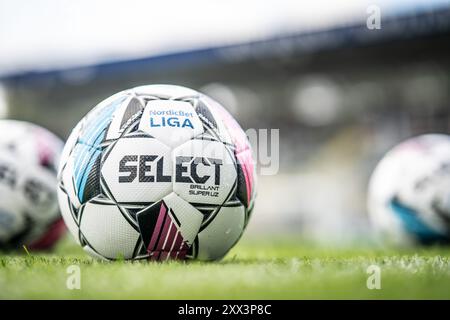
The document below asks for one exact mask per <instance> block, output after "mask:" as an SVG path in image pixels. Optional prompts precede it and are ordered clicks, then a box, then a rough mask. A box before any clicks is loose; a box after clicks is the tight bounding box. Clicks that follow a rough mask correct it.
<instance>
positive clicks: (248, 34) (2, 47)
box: [0, 0, 450, 75]
mask: <svg viewBox="0 0 450 320" xmlns="http://www.w3.org/2000/svg"><path fill="white" fill-rule="evenodd" d="M371 4H377V5H379V6H380V8H381V10H382V15H393V14H398V13H400V12H401V11H405V10H406V11H408V10H412V9H417V8H421V9H422V10H423V9H431V8H433V7H436V6H442V5H449V4H450V0H435V1H419V0H410V1H407V0H400V1H387V0H383V1H365V0H360V1H355V0H346V1H341V2H338V1H323V0H315V1H312V2H309V1H287V0H267V1H258V0H246V1H239V0H228V1H213V0H191V1H186V0H185V1H174V0H169V1H140V0H128V1H113V0H96V1H94V0H77V1H71V0H34V1H26V0H0V75H2V74H3V75H5V74H11V73H16V72H21V71H30V70H39V69H52V68H60V67H67V66H76V65H87V64H92V63H96V62H99V61H113V60H116V59H126V58H137V57H143V56H152V55H157V54H163V53H168V52H174V51H180V50H189V49H194V48H200V47H208V46H217V45H226V44H232V43H239V42H245V41H252V40H258V39H264V38H267V37H273V36H277V35H286V34H289V33H295V32H306V31H308V30H317V29H323V28H330V27H334V26H339V25H344V24H351V23H355V22H356V21H364V20H365V19H366V18H367V13H366V9H367V7H368V6H369V5H371Z"/></svg>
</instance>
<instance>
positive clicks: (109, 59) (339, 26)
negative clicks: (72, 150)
mask: <svg viewBox="0 0 450 320" xmlns="http://www.w3.org/2000/svg"><path fill="white" fill-rule="evenodd" d="M372 4H375V5H377V6H379V8H380V9H381V29H379V30H369V29H368V28H367V26H366V20H367V18H368V16H369V14H368V13H367V11H366V10H367V8H368V7H369V5H372ZM0 46H1V50H0V114H1V117H10V118H15V119H23V120H28V121H32V122H35V123H38V124H41V125H43V126H45V127H47V128H49V129H51V130H53V131H54V132H55V133H57V134H59V135H60V136H61V137H63V138H65V137H67V136H68V134H69V132H70V130H71V128H73V127H74V125H75V124H76V123H77V122H78V121H79V119H81V118H82V116H83V115H84V114H85V113H86V112H87V111H88V110H90V109H91V108H92V107H93V106H94V105H95V104H96V103H98V102H99V101H101V100H102V99H104V98H105V97H107V96H109V95H111V94H112V93H114V92H116V91H120V90H123V89H126V88H129V87H133V86H137V85H142V84H150V83H171V84H178V85H185V86H188V87H192V88H195V89H198V90H200V91H203V92H204V93H206V94H209V95H210V96H212V97H214V98H215V99H217V100H218V101H220V102H222V103H223V104H224V105H225V106H226V107H227V108H228V109H229V110H230V111H231V112H232V113H233V114H234V115H235V117H236V118H237V119H238V120H239V122H240V123H241V125H242V127H243V128H244V129H247V128H269V129H270V128H277V129H280V168H279V173H278V174H277V175H272V176H260V177H259V196H258V200H257V204H256V209H255V214H254V215H253V218H252V222H251V223H250V226H249V231H248V232H249V233H250V234H253V235H258V234H261V233H262V232H274V233H281V232H282V233H297V234H303V235H306V236H309V237H312V238H314V239H317V240H320V241H326V242H329V243H345V242H347V241H353V240H355V239H361V238H363V237H366V236H367V235H370V229H369V223H368V220H367V214H366V208H365V193H366V185H367V182H368V179H369V176H370V173H371V171H372V169H373V167H374V165H375V164H376V162H377V161H378V160H379V159H380V158H381V156H382V155H383V154H384V153H385V152H386V151H387V150H388V149H389V148H390V147H392V146H393V145H395V144H396V143H398V142H400V141H401V140H403V139H405V138H407V137H410V136H413V135H416V134H420V133H425V132H444V133H448V132H449V129H450V2H449V1H448V0H447V1H416V0H413V1H403V0H402V1H370V2H368V1H343V2H342V3H341V4H337V3H336V2H329V3H328V2H326V1H321V0H320V1H314V2H313V3H309V2H307V3H305V2H302V1H284V0H283V1H275V0H271V1H264V2H260V1H256V0H250V1H236V0H232V1H223V2H211V1H207V0H199V1H184V2H183V1H180V2H174V1H161V2H159V1H158V2H156V1H155V2H154V1H134V0H133V1H121V2H116V1H88V0H80V1H77V2H73V1H68V0H65V1H53V0H38V1H32V2H29V1H24V0H19V1H14V0H0Z"/></svg>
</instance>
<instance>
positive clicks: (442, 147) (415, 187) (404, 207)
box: [368, 134, 450, 245]
mask: <svg viewBox="0 0 450 320" xmlns="http://www.w3.org/2000/svg"><path fill="white" fill-rule="evenodd" d="M368 210H369V214H370V218H371V221H372V223H373V225H374V227H375V228H376V230H377V231H378V232H379V233H381V234H382V235H383V236H384V238H385V239H386V240H388V242H391V243H394V244H400V245H409V244H434V243H448V242H449V241H450V136H448V135H443V134H427V135H422V136H419V137H416V138H412V139H409V140H407V141H405V142H403V143H401V144H400V145H398V146H396V147H395V148H394V149H392V150H391V151H389V152H388V153H387V154H386V156H385V157H384V158H383V159H382V160H381V161H380V163H379V164H378V166H377V167H376V169H375V171H374V173H373V175H372V178H371V181H370V185H369V195H368Z"/></svg>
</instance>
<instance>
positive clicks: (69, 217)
mask: <svg viewBox="0 0 450 320" xmlns="http://www.w3.org/2000/svg"><path fill="white" fill-rule="evenodd" d="M58 202H59V208H60V209H61V215H62V217H63V219H64V223H65V224H66V226H67V229H68V230H69V232H70V234H71V235H72V236H73V238H74V239H75V241H76V242H77V243H78V244H80V240H79V239H78V231H79V229H78V225H77V223H76V222H75V217H74V216H73V214H72V210H71V208H70V205H71V203H70V199H69V197H68V196H67V194H66V193H65V192H64V191H62V190H61V189H58Z"/></svg>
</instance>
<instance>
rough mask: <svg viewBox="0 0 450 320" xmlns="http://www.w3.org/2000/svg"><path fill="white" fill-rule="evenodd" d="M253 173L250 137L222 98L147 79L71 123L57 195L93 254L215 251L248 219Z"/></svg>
mask: <svg viewBox="0 0 450 320" xmlns="http://www.w3.org/2000/svg"><path fill="white" fill-rule="evenodd" d="M255 178H256V175H255V167H254V163H253V158H252V151H251V148H250V144H249V142H248V139H247V137H246V135H245V133H244V132H243V131H242V129H241V128H240V127H239V125H238V124H237V122H236V121H235V120H234V119H233V117H232V116H231V115H230V114H229V113H228V112H227V111H226V110H225V109H224V108H223V107H222V106H221V105H220V104H218V103H217V102H215V101H213V100H212V99H210V98H209V97H207V96H205V95H203V94H201V93H199V92H197V91H194V90H191V89H188V88H185V87H180V86H172V85H149V86H142V87H137V88H133V89H130V90H125V91H122V92H119V93H117V94H115V95H113V96H111V97H110V98H107V99H106V100H104V101H102V102H100V103H99V104H98V105H97V106H96V107H95V108H94V109H93V110H92V111H91V112H89V113H88V114H87V115H86V116H85V117H84V118H83V119H82V120H81V121H80V122H79V123H78V125H77V126H76V127H75V129H74V130H73V132H72V134H71V135H70V137H69V139H68V141H67V143H66V146H65V148H64V151H63V156H62V159H61V164H60V169H59V190H58V195H59V203H60V207H61V211H62V213H63V217H64V220H65V222H66V224H67V226H68V228H69V230H70V231H71V233H72V235H73V236H74V237H75V239H76V241H77V242H78V243H79V244H80V245H81V246H82V247H83V248H84V250H85V251H86V252H88V253H89V254H91V255H92V256H95V257H99V258H105V259H116V258H119V257H122V258H125V259H143V258H148V259H150V260H167V259H201V260H216V259H220V258H222V257H223V256H224V255H225V254H226V253H227V252H228V251H229V250H230V249H231V248H232V247H233V246H234V244H235V243H236V242H237V241H238V239H239V238H240V237H241V235H242V233H243V231H244V229H245V227H246V225H247V223H248V220H249V218H250V214H251V212H252V208H253V205H254V198H255V194H256V193H255V192H256V181H255Z"/></svg>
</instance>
